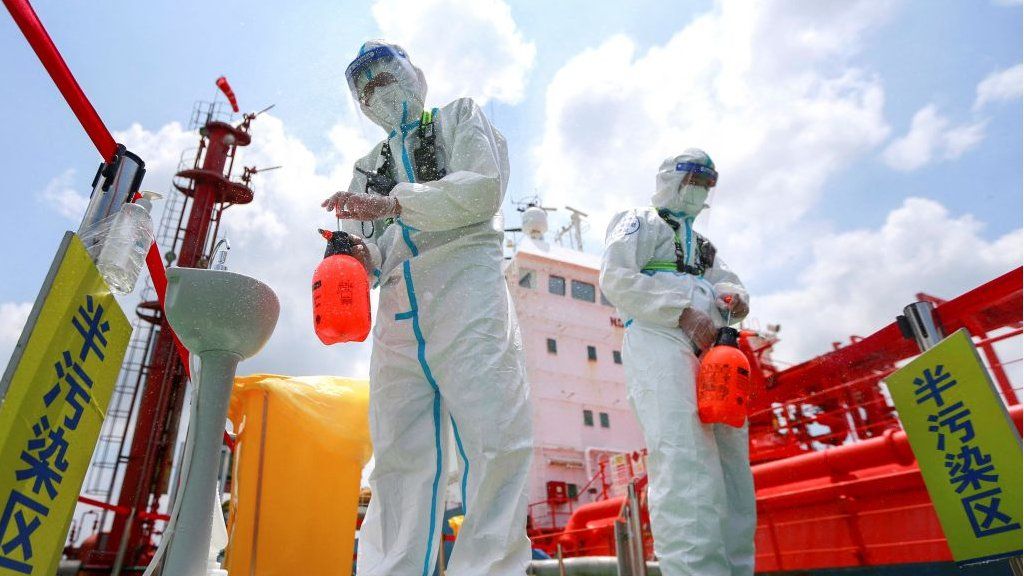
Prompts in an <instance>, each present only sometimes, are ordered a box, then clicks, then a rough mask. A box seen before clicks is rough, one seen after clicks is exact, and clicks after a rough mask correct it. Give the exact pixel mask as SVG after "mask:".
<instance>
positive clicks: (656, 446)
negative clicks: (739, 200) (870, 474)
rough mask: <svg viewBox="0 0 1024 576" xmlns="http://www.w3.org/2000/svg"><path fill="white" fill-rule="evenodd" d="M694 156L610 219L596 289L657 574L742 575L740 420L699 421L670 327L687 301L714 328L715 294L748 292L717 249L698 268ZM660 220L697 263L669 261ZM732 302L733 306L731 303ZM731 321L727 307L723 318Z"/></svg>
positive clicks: (746, 563) (685, 362) (748, 504)
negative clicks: (621, 378)
mask: <svg viewBox="0 0 1024 576" xmlns="http://www.w3.org/2000/svg"><path fill="white" fill-rule="evenodd" d="M694 164H697V165H703V166H705V167H707V168H710V172H711V173H714V172H713V171H714V165H713V164H712V163H711V160H710V158H708V157H707V155H706V154H704V153H703V152H702V151H699V150H695V149H691V150H687V151H686V152H685V153H684V154H683V155H681V156H677V157H673V158H670V159H668V160H666V161H665V162H664V163H663V164H662V168H661V171H660V172H659V174H658V179H657V190H656V192H655V194H654V196H653V198H652V201H653V203H654V207H653V208H640V209H635V210H627V211H625V212H621V213H619V214H617V215H616V216H615V217H614V218H613V219H612V221H611V224H610V225H609V226H608V233H607V239H606V246H605V252H604V257H603V260H602V265H601V289H602V290H603V291H604V294H605V296H606V297H607V298H608V299H609V300H610V301H611V302H612V303H613V304H615V306H616V307H617V308H618V310H619V313H620V315H621V316H622V318H623V320H624V321H625V323H626V332H625V337H624V342H623V347H622V354H623V363H624V365H625V366H624V367H625V371H626V384H627V388H628V391H629V399H630V402H631V404H632V405H633V409H634V411H635V412H636V415H637V418H638V420H639V421H640V425H641V427H642V428H643V433H644V439H645V441H646V443H647V448H648V452H649V460H648V471H649V481H650V483H649V487H648V496H649V501H650V509H651V528H652V531H653V533H654V543H655V551H656V553H657V555H658V558H659V560H660V565H661V573H662V574H664V575H665V576H683V575H686V576H691V575H692V576H697V575H699V576H724V575H733V576H738V575H750V574H753V573H754V542H753V540H754V528H755V515H756V512H755V502H754V484H753V477H752V475H751V471H750V463H749V456H748V446H747V430H746V426H744V427H743V428H742V429H737V428H732V427H730V426H726V425H724V424H715V425H708V424H704V423H702V422H701V421H700V419H699V418H698V416H697V398H696V377H697V371H698V368H699V365H700V364H699V360H698V359H697V356H696V355H695V348H696V346H695V345H694V343H693V341H692V340H691V338H689V337H688V336H687V335H686V334H685V333H684V330H683V329H681V328H680V317H681V315H682V314H683V311H684V310H685V309H686V308H688V307H689V308H693V309H694V310H695V311H698V312H701V313H703V314H706V315H707V316H709V317H710V318H711V320H712V321H713V323H714V326H715V327H716V328H717V327H721V326H724V325H725V316H724V315H723V314H724V313H723V311H722V306H723V304H719V303H718V302H719V300H720V299H721V298H722V297H723V296H726V295H728V296H733V300H738V301H740V302H742V309H744V310H745V308H746V300H747V295H746V291H745V290H744V289H743V286H742V284H741V283H740V280H739V278H738V277H737V276H736V274H734V273H733V272H731V271H730V270H729V268H728V267H727V266H726V265H725V263H724V262H723V261H722V259H721V258H718V257H717V256H716V257H714V261H713V265H711V266H709V267H707V268H706V269H703V270H701V269H699V268H700V266H701V264H702V263H703V264H706V263H707V261H706V260H703V261H702V259H701V258H700V256H699V254H700V251H699V245H700V244H702V241H698V238H697V235H696V233H695V232H694V231H693V228H692V226H693V219H694V218H695V217H696V216H697V213H698V212H699V211H700V210H701V209H702V208H703V207H704V206H703V202H704V200H705V199H706V198H707V188H706V187H704V188H703V190H698V189H696V188H700V187H699V186H698V187H694V186H692V185H684V176H686V174H687V172H688V171H689V170H691V169H693V168H694V166H693V165H694ZM714 175H715V177H716V178H717V173H714ZM713 184H714V181H713V180H712V181H711V185H713ZM702 194H703V196H702ZM659 209H660V210H661V211H662V213H661V214H660V215H659ZM663 216H664V217H663ZM665 218H668V219H669V220H671V221H672V222H673V223H674V224H676V225H677V226H678V230H679V236H678V239H679V242H678V244H679V245H680V246H681V247H682V251H681V254H680V255H681V256H684V262H685V264H686V265H687V266H693V267H694V268H698V269H691V270H690V272H678V271H676V245H677V242H676V235H675V233H674V231H673V227H672V226H670V224H669V222H667V221H666V220H665ZM737 312H739V313H742V312H740V307H737ZM740 319H741V318H739V317H737V315H733V318H732V320H733V321H738V320H740Z"/></svg>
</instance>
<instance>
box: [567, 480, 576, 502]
mask: <svg viewBox="0 0 1024 576" xmlns="http://www.w3.org/2000/svg"><path fill="white" fill-rule="evenodd" d="M565 494H566V496H568V497H569V500H575V499H576V498H577V497H578V496H579V495H580V487H579V486H577V485H575V484H572V483H569V484H567V485H566V490H565Z"/></svg>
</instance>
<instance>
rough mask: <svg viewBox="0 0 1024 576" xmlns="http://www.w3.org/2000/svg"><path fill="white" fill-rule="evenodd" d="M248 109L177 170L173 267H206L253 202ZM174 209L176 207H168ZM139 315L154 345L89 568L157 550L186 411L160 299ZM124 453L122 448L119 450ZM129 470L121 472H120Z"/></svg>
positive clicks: (212, 128)
mask: <svg viewBox="0 0 1024 576" xmlns="http://www.w3.org/2000/svg"><path fill="white" fill-rule="evenodd" d="M253 118H255V115H254V114H247V115H245V116H244V120H243V122H242V123H241V124H239V125H238V126H233V125H231V124H228V123H226V122H221V121H215V120H212V119H210V120H209V121H207V122H206V123H205V124H204V125H203V126H202V128H201V129H200V134H201V136H202V138H201V141H200V145H199V148H198V151H197V152H196V156H195V160H194V162H193V165H192V167H191V168H188V169H185V170H182V171H180V172H178V174H177V175H176V176H175V187H176V188H177V189H178V191H180V192H181V193H182V194H183V195H184V196H185V197H186V198H187V200H186V201H185V202H182V203H181V204H180V208H179V210H180V211H179V213H178V214H177V222H178V224H177V225H176V226H175V227H174V229H173V230H171V231H170V235H169V237H168V242H167V243H166V245H165V246H164V248H165V249H167V250H169V251H168V252H167V253H166V258H167V260H168V262H167V263H168V265H169V264H171V263H172V262H174V263H175V264H176V265H177V266H180V267H187V268H205V267H207V266H208V264H209V262H210V259H211V258H212V256H213V254H212V252H213V249H214V244H215V242H216V241H217V232H218V230H219V225H220V219H221V214H222V213H223V211H224V210H225V209H226V208H228V207H230V206H232V205H235V204H247V203H249V202H251V201H252V199H253V193H252V190H251V189H250V188H249V187H248V186H247V185H245V184H243V183H239V182H235V181H232V180H231V171H232V168H233V164H234V157H235V151H236V148H237V147H239V146H247V145H248V144H249V143H250V142H251V136H250V134H249V124H250V122H251V121H252V120H253ZM169 208H170V207H169ZM138 314H139V317H140V319H141V320H143V321H144V322H145V323H148V324H149V328H150V330H151V334H150V336H149V337H148V339H147V340H148V341H149V342H150V349H149V351H148V353H147V354H146V355H145V356H144V358H145V364H144V366H140V367H139V368H140V369H139V373H140V375H141V376H140V383H139V384H137V386H138V387H139V390H141V394H142V395H141V399H140V400H139V404H138V408H137V410H136V419H135V425H134V430H133V433H132V434H131V435H130V436H127V437H126V439H127V438H130V440H131V445H130V449H129V450H128V451H127V456H126V457H123V456H122V458H120V459H119V460H118V462H117V466H116V467H115V469H114V470H113V471H112V474H111V475H110V482H111V488H113V484H114V483H115V482H116V479H117V478H118V477H119V475H120V476H121V477H122V479H121V482H120V490H119V493H118V496H117V500H116V504H114V503H111V505H108V506H105V508H106V509H107V510H108V511H111V512H113V513H114V521H113V526H112V528H111V530H110V531H109V532H108V533H101V534H100V535H99V538H98V541H97V542H96V546H95V548H94V549H92V550H89V551H84V552H85V553H83V554H81V560H82V570H83V572H85V573H87V572H110V571H114V572H117V571H118V570H124V571H133V569H134V567H136V566H145V565H146V564H147V563H148V561H149V559H150V557H151V555H152V553H153V552H154V550H155V546H154V542H153V537H154V535H155V530H156V526H157V522H158V521H161V520H162V517H161V515H160V510H161V506H160V504H161V502H160V499H161V497H162V496H163V495H165V494H167V493H168V490H169V477H170V472H171V467H172V464H173V462H172V460H173V456H174V446H175V440H176V437H177V432H178V423H179V419H180V415H181V409H182V402H183V398H184V391H185V384H186V382H187V374H186V371H185V367H184V365H183V364H182V362H181V360H180V358H179V356H178V354H177V352H176V350H175V345H174V336H173V332H172V331H171V329H170V326H169V325H168V324H167V321H166V319H165V318H164V316H163V313H162V306H161V304H160V303H159V302H158V301H156V300H153V301H147V302H143V303H141V304H140V305H139V308H138ZM120 452H121V451H119V453H120ZM122 470H123V472H122Z"/></svg>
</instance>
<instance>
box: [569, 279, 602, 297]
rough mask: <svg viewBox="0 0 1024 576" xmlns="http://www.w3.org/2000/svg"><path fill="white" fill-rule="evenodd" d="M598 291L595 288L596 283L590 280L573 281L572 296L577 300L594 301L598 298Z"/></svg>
mask: <svg viewBox="0 0 1024 576" xmlns="http://www.w3.org/2000/svg"><path fill="white" fill-rule="evenodd" d="M596 292H597V290H596V289H595V288H594V285H593V284H590V283H589V282H580V281H579V280H573V281H572V297H573V298H575V299H577V300H583V301H584V302H593V301H594V299H595V298H596Z"/></svg>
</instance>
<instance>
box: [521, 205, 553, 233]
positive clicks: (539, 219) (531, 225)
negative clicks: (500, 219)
mask: <svg viewBox="0 0 1024 576" xmlns="http://www.w3.org/2000/svg"><path fill="white" fill-rule="evenodd" d="M547 231H548V213H547V212H546V211H544V210H542V209H540V208H538V207H536V206H530V207H529V208H527V209H526V211H525V212H523V233H525V234H526V235H527V236H529V237H530V238H533V239H535V240H541V239H543V238H544V233H545V232H547Z"/></svg>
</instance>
